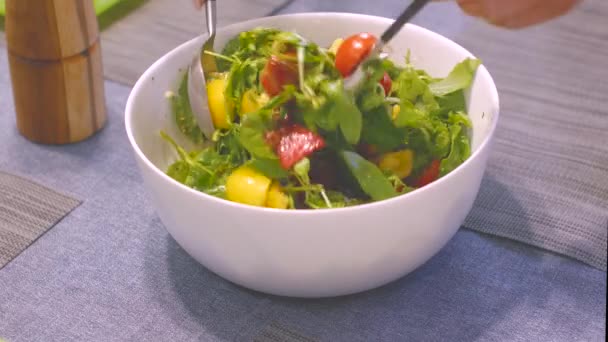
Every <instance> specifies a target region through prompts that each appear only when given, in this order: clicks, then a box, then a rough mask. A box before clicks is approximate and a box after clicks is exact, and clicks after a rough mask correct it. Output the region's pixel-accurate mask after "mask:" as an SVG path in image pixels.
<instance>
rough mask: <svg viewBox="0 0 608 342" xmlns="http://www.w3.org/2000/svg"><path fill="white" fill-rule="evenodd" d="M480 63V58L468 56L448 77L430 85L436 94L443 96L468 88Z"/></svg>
mask: <svg viewBox="0 0 608 342" xmlns="http://www.w3.org/2000/svg"><path fill="white" fill-rule="evenodd" d="M480 64H481V61H480V60H479V59H472V58H466V59H465V60H464V61H462V62H460V63H458V64H457V65H456V66H455V67H454V68H453V69H452V71H451V72H450V74H449V75H448V76H447V77H446V78H444V79H442V80H440V81H438V82H434V83H431V84H430V85H429V88H430V89H431V92H433V94H434V95H435V96H443V95H447V94H449V93H452V92H454V91H457V90H461V89H464V88H467V87H468V86H469V85H470V84H471V81H473V76H474V75H475V71H476V70H477V67H478V66H479V65H480Z"/></svg>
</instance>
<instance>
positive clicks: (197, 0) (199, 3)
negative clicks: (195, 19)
mask: <svg viewBox="0 0 608 342" xmlns="http://www.w3.org/2000/svg"><path fill="white" fill-rule="evenodd" d="M206 1H207V0H192V2H193V3H194V8H196V9H197V10H200V9H201V8H203V5H204V4H205V2H206Z"/></svg>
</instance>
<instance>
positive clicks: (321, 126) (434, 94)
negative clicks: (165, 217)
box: [161, 28, 480, 209]
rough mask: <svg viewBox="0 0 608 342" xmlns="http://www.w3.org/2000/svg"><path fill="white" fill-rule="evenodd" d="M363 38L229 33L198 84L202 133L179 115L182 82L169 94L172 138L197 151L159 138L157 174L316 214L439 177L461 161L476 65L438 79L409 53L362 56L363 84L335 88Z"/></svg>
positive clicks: (183, 104) (358, 54)
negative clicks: (206, 118)
mask: <svg viewBox="0 0 608 342" xmlns="http://www.w3.org/2000/svg"><path fill="white" fill-rule="evenodd" d="M375 41H376V38H375V37H374V36H373V35H370V34H367V33H360V34H357V35H353V36H351V37H347V38H346V39H342V38H338V39H337V40H336V41H335V42H334V43H333V44H332V45H331V46H330V47H328V48H322V47H319V46H318V45H316V44H315V43H313V42H309V41H307V40H305V39H304V38H302V37H301V36H299V35H298V34H296V33H293V32H287V31H281V30H278V29H273V28H256V29H253V30H250V31H246V32H242V33H240V34H239V35H237V36H236V37H234V38H233V39H231V40H230V41H229V42H228V43H227V45H226V46H225V47H224V49H223V51H222V53H221V54H217V55H216V57H217V60H218V73H217V74H216V75H214V76H213V78H212V80H211V81H209V82H208V83H207V89H206V91H207V95H208V101H209V109H210V112H211V113H210V114H211V117H212V120H213V124H214V126H215V128H216V131H215V132H214V134H213V135H212V136H209V137H205V136H204V135H203V133H202V132H201V131H200V129H199V128H198V126H197V122H196V120H195V118H194V116H193V114H192V112H191V110H190V105H189V102H188V101H189V100H188V92H187V80H186V77H187V74H186V75H185V76H184V79H183V81H182V83H181V85H180V87H179V90H178V92H177V94H173V95H172V96H171V97H170V101H171V105H172V106H171V108H172V111H173V115H174V119H175V120H176V123H177V126H178V127H179V129H180V131H181V132H182V133H183V134H184V135H185V136H187V137H188V138H189V139H190V140H192V141H193V142H194V143H197V144H201V146H205V147H202V148H200V149H198V150H194V151H185V150H184V149H183V148H182V147H180V146H178V145H177V144H176V143H175V142H174V141H173V139H172V138H171V137H169V136H168V135H167V134H165V133H164V132H161V135H162V136H163V138H164V139H165V140H167V141H168V143H170V144H172V145H173V146H174V148H175V149H176V151H177V152H178V155H179V159H178V160H177V161H176V162H174V163H173V164H172V165H171V166H170V167H169V168H168V170H167V171H166V172H167V174H168V175H169V176H170V177H172V178H173V179H175V180H177V181H178V182H180V183H183V184H185V185H186V186H189V187H191V188H193V189H196V190H199V191H202V192H205V193H207V194H210V195H213V196H217V197H220V198H224V199H227V200H230V201H235V202H239V203H244V204H249V205H254V206H262V207H270V208H280V209H321V208H338V207H345V206H352V205H357V204H362V203H368V202H372V201H380V200H384V199H388V198H391V197H394V196H398V195H400V194H404V193H407V192H409V191H412V190H414V189H416V188H420V187H422V186H425V185H426V184H429V183H430V182H433V181H435V180H436V179H438V178H440V177H442V176H443V175H445V174H447V173H449V172H450V171H452V170H453V169H455V168H456V167H457V166H458V165H460V164H461V163H462V162H464V161H465V160H466V159H467V158H468V157H469V156H470V153H471V151H470V141H469V130H470V128H471V123H470V120H469V118H468V116H467V113H466V107H465V99H464V93H463V91H464V89H466V88H467V87H468V86H469V85H470V83H471V81H472V79H473V76H474V73H475V71H476V69H477V67H478V65H479V64H480V61H479V60H477V59H469V58H467V59H465V60H463V61H462V62H461V63H459V64H457V65H456V66H455V67H454V68H453V70H452V71H451V73H450V74H449V75H448V76H447V77H446V78H442V79H439V78H434V77H431V76H430V75H428V74H427V73H426V72H425V71H423V70H419V69H416V68H414V66H413V65H411V64H410V61H409V56H406V57H405V58H404V61H403V62H404V63H403V65H404V66H400V65H398V64H397V63H394V62H392V61H390V60H388V59H371V60H369V61H368V62H366V63H365V65H363V68H364V69H363V70H364V71H365V73H366V76H367V77H366V78H365V82H363V83H362V84H361V85H360V86H359V87H358V88H357V89H355V90H353V91H347V90H345V88H344V85H343V79H344V77H346V76H348V75H349V74H350V73H351V72H352V71H353V70H354V69H355V68H356V66H357V65H358V64H359V63H360V61H361V60H363V58H364V57H365V56H366V55H367V54H368V53H369V51H371V48H372V47H373V44H374V43H375ZM203 142H207V144H204V145H203V144H202V143H203Z"/></svg>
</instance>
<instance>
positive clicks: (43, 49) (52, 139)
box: [5, 0, 106, 144]
mask: <svg viewBox="0 0 608 342" xmlns="http://www.w3.org/2000/svg"><path fill="white" fill-rule="evenodd" d="M5 29H6V41H7V45H8V59H9V65H10V72H11V81H12V86H13V98H14V102H15V111H16V113H17V128H18V129H19V132H20V133H21V134H22V135H23V136H25V137H26V138H27V139H29V140H31V141H34V142H37V143H44V144H66V143H72V142H77V141H81V140H83V139H86V138H88V137H90V136H91V135H93V134H94V133H95V132H97V131H98V130H100V129H101V128H102V127H103V126H104V125H105V122H106V108H105V94H104V88H103V86H104V85H103V71H102V65H101V51H100V45H99V29H98V24H97V17H96V16H95V10H94V8H93V1H92V0H7V1H6V21H5Z"/></svg>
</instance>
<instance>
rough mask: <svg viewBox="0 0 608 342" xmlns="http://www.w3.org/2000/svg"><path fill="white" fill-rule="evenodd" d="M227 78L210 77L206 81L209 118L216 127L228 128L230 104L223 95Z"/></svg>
mask: <svg viewBox="0 0 608 342" xmlns="http://www.w3.org/2000/svg"><path fill="white" fill-rule="evenodd" d="M226 83H227V80H226V78H225V77H221V78H215V79H212V80H211V81H209V82H208V83H207V99H208V102H209V111H210V112H211V119H212V120H213V125H214V126H215V128H216V129H220V128H224V129H226V128H230V114H229V113H230V112H231V110H232V106H231V105H230V103H229V102H228V101H227V99H226V97H225V96H224V90H226Z"/></svg>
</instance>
